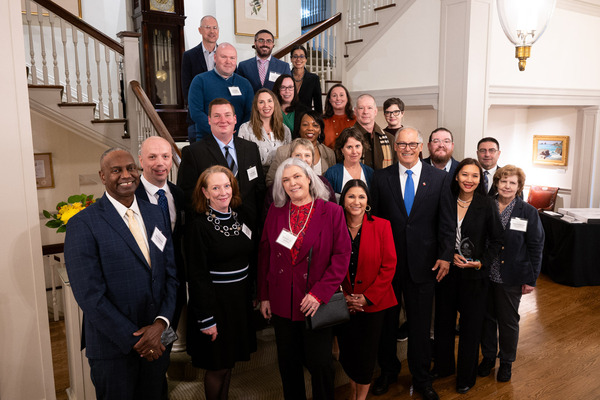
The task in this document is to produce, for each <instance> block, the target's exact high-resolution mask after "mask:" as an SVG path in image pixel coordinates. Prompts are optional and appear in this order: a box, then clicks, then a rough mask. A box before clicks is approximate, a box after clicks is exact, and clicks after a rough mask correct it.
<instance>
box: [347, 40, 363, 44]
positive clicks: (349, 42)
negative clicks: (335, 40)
mask: <svg viewBox="0 0 600 400" xmlns="http://www.w3.org/2000/svg"><path fill="white" fill-rule="evenodd" d="M362 41H363V40H362V39H356V40H350V41H347V42H344V44H353V43H362Z"/></svg>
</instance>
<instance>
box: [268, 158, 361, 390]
mask: <svg viewBox="0 0 600 400" xmlns="http://www.w3.org/2000/svg"><path fill="white" fill-rule="evenodd" d="M328 197H329V193H328V191H327V189H326V188H325V186H324V185H323V182H321V180H320V179H319V177H318V176H317V175H316V174H315V173H314V171H313V170H312V168H311V167H310V166H308V165H307V164H306V163H305V162H304V161H302V160H300V159H299V158H289V159H287V160H285V161H284V162H283V163H281V165H280V166H279V168H278V169H277V173H276V174H275V181H274V183H273V204H272V205H271V207H270V209H269V212H268V214H267V219H266V222H265V226H264V230H263V234H262V238H261V241H260V246H259V264H258V299H259V300H260V310H261V313H262V315H263V316H264V317H265V318H270V319H271V322H272V324H273V326H274V328H275V339H276V343H277V359H278V361H279V372H280V374H281V381H282V383H283V394H284V397H285V399H306V393H305V390H304V368H303V366H306V368H307V369H308V371H309V372H310V374H311V381H312V397H313V399H315V400H319V399H333V398H334V370H333V365H332V362H333V360H332V355H331V347H332V344H333V334H332V328H323V329H320V330H310V329H307V328H306V323H305V318H306V317H310V316H313V315H314V314H315V313H316V312H317V310H318V309H319V306H320V305H321V304H324V303H327V302H329V299H330V298H331V296H332V295H333V294H334V293H335V291H336V290H337V288H338V287H339V286H340V284H341V283H342V280H343V279H344V277H345V276H346V272H347V271H348V263H349V261H350V251H351V250H350V238H349V236H348V233H347V228H346V222H345V220H344V213H343V210H342V208H341V207H340V206H338V205H337V204H334V203H331V202H328V201H326V199H327V198H328ZM311 254H312V258H311V257H310V255H311ZM310 258H311V262H310V271H308V262H309V261H308V260H309V259H310Z"/></svg>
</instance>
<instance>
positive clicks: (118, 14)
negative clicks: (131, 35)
mask: <svg viewBox="0 0 600 400" xmlns="http://www.w3.org/2000/svg"><path fill="white" fill-rule="evenodd" d="M131 3H132V2H131V1H123V0H101V1H98V0H81V19H83V20H84V21H85V22H87V23H88V24H90V25H92V26H93V27H94V28H96V29H98V30H99V31H101V32H102V33H104V34H105V35H107V36H109V37H111V38H113V39H115V40H116V41H117V42H118V41H119V39H118V38H117V33H119V32H121V31H131V30H133V22H132V21H131V17H130V15H131Z"/></svg>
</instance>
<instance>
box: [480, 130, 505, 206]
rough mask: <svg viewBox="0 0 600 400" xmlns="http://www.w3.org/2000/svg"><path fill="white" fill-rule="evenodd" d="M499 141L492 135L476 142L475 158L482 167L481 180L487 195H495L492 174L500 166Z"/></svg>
mask: <svg viewBox="0 0 600 400" xmlns="http://www.w3.org/2000/svg"><path fill="white" fill-rule="evenodd" d="M501 153H502V152H501V151H500V143H498V140H496V139H495V138H493V137H484V138H483V139H481V140H480V141H479V142H478V143H477V160H479V164H481V167H482V168H483V182H484V183H485V184H486V185H487V186H486V188H485V189H486V190H485V192H486V193H487V195H488V196H492V197H493V196H495V195H496V194H497V193H498V189H497V188H496V187H495V186H494V185H493V182H494V174H495V173H496V171H497V170H498V168H500V167H499V166H498V159H499V158H500V154H501Z"/></svg>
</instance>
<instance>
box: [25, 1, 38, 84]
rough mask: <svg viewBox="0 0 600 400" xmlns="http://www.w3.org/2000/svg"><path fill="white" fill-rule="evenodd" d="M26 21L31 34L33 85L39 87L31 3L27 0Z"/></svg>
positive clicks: (30, 53) (30, 54)
mask: <svg viewBox="0 0 600 400" xmlns="http://www.w3.org/2000/svg"><path fill="white" fill-rule="evenodd" d="M25 20H26V21H27V32H28V33H29V57H30V58H31V71H29V73H30V74H31V83H32V84H33V85H37V68H36V67H35V48H34V47H33V31H32V29H31V2H30V1H29V0H25Z"/></svg>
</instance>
